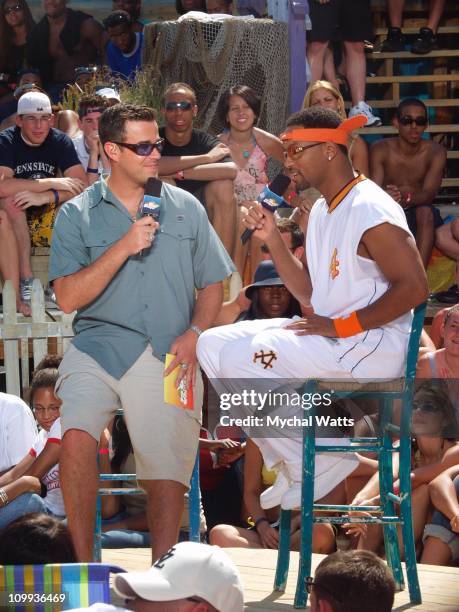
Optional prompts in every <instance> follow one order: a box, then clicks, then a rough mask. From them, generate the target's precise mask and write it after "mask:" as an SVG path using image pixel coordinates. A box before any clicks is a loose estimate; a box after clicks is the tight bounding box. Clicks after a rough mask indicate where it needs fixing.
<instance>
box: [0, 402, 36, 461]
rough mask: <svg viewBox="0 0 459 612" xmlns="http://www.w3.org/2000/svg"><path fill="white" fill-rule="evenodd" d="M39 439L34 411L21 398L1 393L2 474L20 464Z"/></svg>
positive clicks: (0, 456) (0, 451)
mask: <svg viewBox="0 0 459 612" xmlns="http://www.w3.org/2000/svg"><path fill="white" fill-rule="evenodd" d="M36 437H37V425H36V423H35V419H34V418H33V414H32V411H31V410H30V408H29V407H28V406H27V404H26V403H25V402H23V401H22V399H21V398H20V397H16V395H9V394H7V393H0V472H4V471H5V470H8V469H9V468H10V467H12V466H13V465H16V464H17V463H19V462H20V461H21V460H22V459H24V457H25V456H26V455H27V453H28V452H29V449H30V447H31V446H32V444H33V442H34V440H35V438H36Z"/></svg>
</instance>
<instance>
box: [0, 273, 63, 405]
mask: <svg viewBox="0 0 459 612" xmlns="http://www.w3.org/2000/svg"><path fill="white" fill-rule="evenodd" d="M73 316H74V315H73V313H72V314H68V315H66V314H64V313H62V312H61V311H60V310H58V309H56V310H54V309H53V310H52V312H50V311H49V310H47V309H46V308H45V295H44V291H43V287H42V284H41V282H40V281H39V280H38V279H35V280H34V281H33V286H32V316H31V317H23V316H22V315H18V314H17V312H16V294H15V291H14V287H13V285H12V283H11V281H6V283H5V285H4V286H3V320H1V319H0V341H2V342H3V354H4V361H5V373H6V391H7V393H11V394H14V395H19V396H22V395H23V392H24V390H25V389H26V388H27V387H28V386H29V383H30V373H31V370H30V367H29V366H30V359H32V363H33V367H32V371H33V368H34V367H35V365H37V364H38V363H39V361H40V360H41V359H42V358H43V357H44V356H45V355H46V353H48V352H49V349H48V341H49V339H50V338H55V339H56V340H55V343H54V344H55V346H54V347H53V352H56V353H57V354H59V355H62V354H63V353H64V351H65V350H66V348H67V346H68V344H69V342H70V338H72V336H73V330H72V320H73ZM21 385H22V389H21Z"/></svg>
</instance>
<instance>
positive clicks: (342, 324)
mask: <svg viewBox="0 0 459 612" xmlns="http://www.w3.org/2000/svg"><path fill="white" fill-rule="evenodd" d="M333 325H334V326H335V329H336V335H337V336H338V338H348V337H349V336H355V335H356V334H360V333H361V332H363V331H365V330H364V329H363V327H362V326H361V325H360V321H359V320H358V318H357V313H356V312H355V311H354V312H352V313H351V314H350V315H348V316H347V317H340V318H339V319H333Z"/></svg>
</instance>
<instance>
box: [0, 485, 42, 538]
mask: <svg viewBox="0 0 459 612" xmlns="http://www.w3.org/2000/svg"><path fill="white" fill-rule="evenodd" d="M30 512H45V513H46V512H47V510H46V506H45V502H44V501H43V499H42V498H41V497H40V496H39V495H37V494H36V493H23V494H22V495H19V497H16V499H13V500H12V501H10V503H9V504H7V505H6V506H3V508H0V529H3V528H4V527H6V526H7V525H9V524H10V523H12V522H13V521H14V520H15V519H17V518H19V517H20V516H24V514H29V513H30Z"/></svg>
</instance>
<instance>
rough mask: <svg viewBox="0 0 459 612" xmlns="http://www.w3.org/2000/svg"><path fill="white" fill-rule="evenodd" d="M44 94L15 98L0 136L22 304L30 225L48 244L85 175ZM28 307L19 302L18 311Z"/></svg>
mask: <svg viewBox="0 0 459 612" xmlns="http://www.w3.org/2000/svg"><path fill="white" fill-rule="evenodd" d="M53 124H54V117H53V114H52V109H51V102H50V99H49V98H48V96H47V95H46V94H44V93H42V92H39V91H31V92H28V93H25V94H24V95H22V96H21V97H20V99H19V101H18V109H17V116H16V126H15V127H11V128H8V129H6V130H4V131H3V132H2V133H1V134H0V176H2V175H3V180H0V207H1V208H3V209H4V210H5V211H6V212H7V214H8V217H9V219H10V221H11V225H12V227H13V230H14V234H15V238H16V242H17V245H18V256H19V267H20V277H21V281H20V294H21V296H20V297H21V301H22V304H23V305H24V304H25V306H27V304H28V303H30V299H31V291H32V280H33V279H32V276H33V275H32V267H31V261H30V252H31V232H30V230H29V227H31V228H33V227H35V226H38V227H39V226H40V224H42V226H43V227H42V229H43V231H42V232H41V236H42V237H41V241H40V242H41V244H40V246H45V247H46V246H50V244H49V243H50V242H51V232H52V225H53V223H52V222H53V218H54V215H55V213H56V212H57V209H58V207H59V205H60V204H61V203H62V202H65V201H66V200H68V199H70V198H71V197H72V196H74V195H77V194H78V193H80V192H81V191H82V190H83V189H84V188H85V187H86V186H87V180H86V174H85V171H84V170H83V167H82V166H81V164H80V161H79V159H78V157H77V154H76V152H75V149H74V146H73V144H72V141H71V140H70V138H69V137H68V136H66V135H65V134H63V133H62V132H60V131H59V130H56V129H54V127H53ZM27 310H28V308H25V309H24V308H23V306H21V311H22V312H26V311H27Z"/></svg>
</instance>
